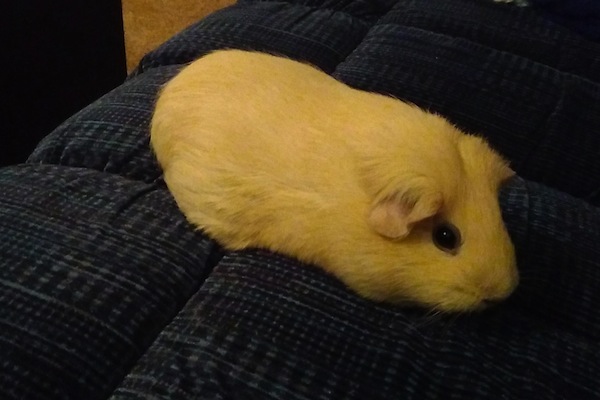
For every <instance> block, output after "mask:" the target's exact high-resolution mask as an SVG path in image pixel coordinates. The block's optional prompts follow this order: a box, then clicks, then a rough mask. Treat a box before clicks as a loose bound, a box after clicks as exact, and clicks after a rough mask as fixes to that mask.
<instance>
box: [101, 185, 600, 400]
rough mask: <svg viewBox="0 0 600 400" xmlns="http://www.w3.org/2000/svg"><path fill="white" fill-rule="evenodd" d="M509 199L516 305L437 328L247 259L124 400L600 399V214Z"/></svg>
mask: <svg viewBox="0 0 600 400" xmlns="http://www.w3.org/2000/svg"><path fill="white" fill-rule="evenodd" d="M503 202H504V205H505V206H506V209H507V220H508V223H509V227H510V228H511V231H513V232H514V233H515V235H516V237H517V238H518V239H522V237H523V236H527V241H524V240H520V241H519V242H518V243H519V248H518V250H519V252H520V253H522V254H527V255H528V256H526V257H524V261H525V263H524V266H525V267H524V269H523V271H522V273H523V275H524V279H523V283H522V285H521V286H520V288H519V289H518V292H517V293H516V295H515V296H514V297H513V298H512V299H511V301H510V302H509V303H507V304H506V305H504V306H502V307H499V308H497V309H496V310H491V311H488V312H486V313H483V314H481V315H477V316H463V317H460V318H453V319H446V318H442V317H438V318H436V317H432V316H430V315H427V314H423V313H421V312H418V311H415V310H411V311H408V310H405V309H395V308H393V307H387V306H382V305H374V304H371V303H368V302H366V301H363V300H361V299H360V298H358V297H356V296H354V295H353V294H351V293H349V292H348V291H347V290H346V289H344V288H343V287H342V285H340V284H339V283H338V282H337V281H335V280H334V279H333V278H331V277H328V276H326V275H325V274H324V273H323V272H321V271H320V270H317V269H314V268H310V267H308V266H302V265H300V264H298V263H295V262H292V261H291V260H289V259H285V258H281V257H274V256H273V255H271V254H268V253H266V252H262V251H247V252H240V253H235V254H231V255H228V256H227V257H225V258H224V259H223V260H222V262H221V263H220V264H219V265H218V266H217V268H216V269H215V270H214V272H213V273H212V274H211V276H210V277H209V278H208V280H207V281H206V282H205V284H204V285H203V286H202V288H201V289H200V291H199V292H198V293H197V294H196V296H195V297H194V298H192V300H190V302H189V303H188V304H187V305H186V307H185V308H184V309H183V311H182V312H181V313H180V314H179V315H178V316H177V317H176V318H175V319H174V320H173V322H172V323H171V324H170V325H169V326H168V327H167V328H166V329H165V330H164V331H163V332H162V333H161V335H160V336H159V338H158V339H157V341H156V342H155V343H154V344H153V345H152V347H151V348H150V349H149V350H148V352H147V353H146V354H145V355H144V357H143V358H142V359H141V360H140V362H139V363H138V364H137V365H136V367H135V368H134V369H133V371H132V372H131V374H130V375H129V376H128V377H127V379H126V380H125V382H124V383H123V384H122V385H121V386H120V387H119V389H117V391H116V393H115V395H114V396H113V397H112V399H114V400H116V399H119V400H131V399H140V400H141V399H159V398H160V399H240V400H242V399H303V400H313V399H426V398H427V399H554V398H562V399H593V398H598V397H597V396H598V391H597V390H598V389H597V387H598V386H597V380H596V379H597V376H598V375H597V374H598V371H600V358H599V356H598V355H599V354H600V316H599V315H598V313H597V305H598V304H599V302H600V268H598V265H597V263H594V262H593V261H592V260H590V259H588V257H589V256H590V253H589V252H590V248H591V246H594V245H595V243H597V242H598V241H599V240H600V232H598V230H597V229H594V228H595V226H597V225H598V224H599V223H600V212H599V211H598V210H596V209H595V208H591V207H589V206H587V205H586V204H584V203H583V202H581V201H578V200H576V199H573V198H571V197H569V196H564V195H560V194H556V193H554V192H552V191H551V190H549V189H547V188H545V187H542V186H540V185H536V184H531V183H527V182H524V181H517V182H515V183H514V184H513V185H512V186H511V187H509V188H508V189H507V190H506V191H505V193H504V194H503ZM565 213H569V216H570V217H571V218H569V219H568V220H566V219H562V218H561V217H562V216H563V215H565ZM554 214H555V215H556V217H554V218H548V217H547V216H548V215H554ZM558 216H561V217H558ZM523 227H530V228H533V229H530V230H529V231H528V232H524V231H523ZM564 232H569V236H568V237H563V236H562V235H563V233H564ZM549 243H553V244H555V246H553V248H552V249H549V248H548V244H549ZM540 249H544V251H543V254H541V252H540ZM596 252H597V254H596V256H597V255H600V254H599V253H600V251H598V250H596ZM584 254H585V256H583V255H584ZM557 259H558V260H561V262H557ZM575 299H576V301H574V300H575Z"/></svg>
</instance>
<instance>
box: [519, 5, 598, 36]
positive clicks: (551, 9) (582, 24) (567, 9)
mask: <svg viewBox="0 0 600 400" xmlns="http://www.w3.org/2000/svg"><path fill="white" fill-rule="evenodd" d="M529 1H530V2H531V4H532V5H533V6H535V7H538V8H539V9H540V11H542V12H543V14H544V15H546V16H547V17H548V18H551V19H552V20H555V21H556V22H558V23H560V24H562V25H564V26H567V27H569V28H570V29H572V30H573V31H575V32H578V33H580V34H581V35H584V36H586V37H587V38H589V39H592V40H597V41H600V3H599V2H598V1H596V0H529Z"/></svg>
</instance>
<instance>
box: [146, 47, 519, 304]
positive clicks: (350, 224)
mask: <svg viewBox="0 0 600 400" xmlns="http://www.w3.org/2000/svg"><path fill="white" fill-rule="evenodd" d="M151 145H152V147H153V149H154V151H155V153H156V156H157V159H158V161H159V164H160V165H161V167H162V168H163V170H164V180H165V182H166V184H167V186H168V188H169V190H170V192H171V193H172V195H173V197H174V198H175V200H176V202H177V204H178V206H179V208H180V209H181V211H182V212H183V214H184V215H185V216H186V218H187V219H188V220H189V221H190V222H191V223H193V224H194V225H196V226H197V227H198V228H200V229H202V230H203V231H204V232H206V233H207V234H208V235H209V236H211V237H212V238H214V239H215V240H217V241H218V242H220V243H221V244H222V245H224V246H225V247H226V248H228V249H232V250H237V249H243V248H248V247H260V248H266V249H270V250H272V251H275V252H280V253H282V254H286V255H288V256H291V257H295V258H297V259H299V260H301V261H304V262H306V263H312V264H315V265H317V266H319V267H321V268H323V269H325V270H326V271H328V272H329V273H331V274H333V275H334V276H336V277H338V278H339V279H341V280H342V281H343V282H344V283H345V284H346V285H347V286H348V287H350V288H351V289H353V290H354V291H355V292H356V293H358V294H359V295H362V296H364V297H366V298H368V299H372V300H375V301H385V302H392V303H400V304H404V303H412V304H418V305H421V306H425V307H428V308H432V309H437V310H442V311H469V310H477V309H481V308H484V307H485V306H486V305H488V304H490V303H494V302H498V301H501V300H503V299H505V298H506V297H507V296H509V295H510V294H511V292H513V290H514V289H515V287H516V286H517V283H518V272H517V268H516V262H515V255H514V249H513V245H512V243H511V241H510V238H509V236H508V233H507V231H506V228H505V226H504V223H503V221H502V217H501V212H500V207H499V204H498V191H499V188H500V186H501V185H502V184H503V183H504V182H505V181H507V180H508V179H509V178H510V177H512V176H513V175H514V172H513V171H512V170H511V169H510V168H509V167H508V164H507V162H506V161H505V160H504V159H503V158H502V157H501V156H500V155H498V154H497V153H496V152H494V151H493V150H492V149H491V148H490V147H489V146H488V144H487V143H486V142H485V141H484V140H483V139H481V138H479V137H476V136H471V135H467V134H465V133H463V132H461V131H459V130H458V129H457V128H456V127H454V126H453V125H451V124H450V123H449V122H448V121H446V120H445V119H443V118H442V117H440V116H438V115H435V114H432V113H428V112H425V111H424V110H422V109H420V108H418V107H416V106H414V105H411V104H407V103H405V102H402V101H399V100H397V99H393V98H391V97H388V96H384V95H380V94H375V93H369V92H365V91H360V90H356V89H353V88H351V87H349V86H347V85H345V84H343V83H341V82H339V81H338V80H336V79H334V78H332V77H331V76H329V75H327V74H326V73H324V72H322V71H319V70H318V69H316V68H314V67H312V66H309V65H306V64H303V63H300V62H297V61H293V60H290V59H287V58H283V57H277V56H273V55H268V54H264V53H258V52H247V51H240V50H221V51H216V52H213V53H210V54H208V55H206V56H204V57H202V58H200V59H198V60H196V61H194V62H192V63H191V64H189V65H188V66H186V67H184V68H183V69H182V71H181V72H180V73H179V74H178V75H176V76H175V77H174V78H173V79H172V80H171V81H169V82H168V83H167V84H166V85H165V86H164V88H162V90H161V92H160V94H159V98H158V100H157V104H156V109H155V113H154V116H153V120H152V125H151Z"/></svg>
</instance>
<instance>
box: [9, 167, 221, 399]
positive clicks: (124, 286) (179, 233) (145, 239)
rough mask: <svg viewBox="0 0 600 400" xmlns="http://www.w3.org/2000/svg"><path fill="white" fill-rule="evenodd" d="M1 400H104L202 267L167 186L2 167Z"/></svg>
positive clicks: (198, 242) (204, 246)
mask: <svg viewBox="0 0 600 400" xmlns="http://www.w3.org/2000/svg"><path fill="white" fill-rule="evenodd" d="M0 192H1V193H2V196H1V197H0V235H1V237H2V239H1V240H0V393H1V394H0V398H2V399H27V400H35V399H40V400H41V399H44V400H46V399H57V400H58V399H60V400H67V399H73V400H81V399H90V400H92V399H104V398H106V397H107V395H108V394H109V393H110V392H111V390H112V389H113V387H114V386H115V385H116V384H117V383H118V382H119V381H120V380H121V379H122V377H123V376H124V375H125V373H126V371H127V369H128V368H130V367H131V365H132V364H133V363H134V362H135V361H136V360H137V358H138V357H139V356H140V355H141V354H142V353H143V351H144V350H145V348H146V347H147V346H148V345H149V344H150V343H151V342H152V340H153V339H154V338H155V336H156V335H157V333H158V332H159V331H160V329H162V328H163V327H164V325H166V324H167V323H168V322H169V321H170V320H171V319H172V318H173V317H174V316H175V314H176V312H177V310H178V309H179V308H180V307H181V306H182V305H183V304H184V303H185V301H186V300H187V299H188V297H189V296H190V295H191V294H192V293H193V291H194V290H196V289H197V288H198V286H199V285H200V282H201V280H202V279H203V278H204V277H205V275H206V274H207V273H208V266H207V260H208V256H209V253H210V251H211V249H212V247H213V245H211V243H210V242H209V241H208V240H206V239H204V238H203V237H202V236H201V235H200V234H195V233H193V231H192V230H190V228H189V226H188V224H187V222H186V221H185V220H184V219H183V217H182V216H181V214H179V213H178V212H177V210H176V206H175V204H174V202H173V200H172V199H171V197H170V196H169V195H168V193H167V192H166V191H165V190H164V189H160V188H158V187H157V186H156V185H153V184H146V183H141V182H135V181H130V180H127V179H125V178H122V177H120V176H118V175H109V174H101V173H97V172H95V171H93V170H82V169H76V168H64V167H55V166H36V165H29V166H19V167H11V168H6V169H3V170H1V171H0Z"/></svg>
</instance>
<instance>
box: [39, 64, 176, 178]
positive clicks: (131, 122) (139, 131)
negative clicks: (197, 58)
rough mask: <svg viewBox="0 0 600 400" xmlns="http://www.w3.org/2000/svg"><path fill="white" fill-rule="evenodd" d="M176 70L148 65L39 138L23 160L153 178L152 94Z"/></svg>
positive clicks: (155, 175)
mask: <svg viewBox="0 0 600 400" xmlns="http://www.w3.org/2000/svg"><path fill="white" fill-rule="evenodd" d="M179 68H180V67H177V66H173V67H170V66H167V67H164V68H157V69H154V70H152V71H150V72H148V73H147V74H144V75H141V76H139V77H136V78H135V79H131V80H129V81H128V82H126V83H125V84H123V85H122V86H120V87H118V88H116V89H115V90H113V91H112V92H111V93H108V94H106V95H105V96H103V97H102V98H101V99H99V100H98V101H96V102H95V103H94V104H92V105H90V106H89V107H87V108H85V109H83V110H82V111H80V112H79V113H77V114H75V115H74V116H72V117H71V118H69V119H68V120H67V121H65V123H63V124H62V125H61V126H59V127H58V128H57V129H56V130H55V131H54V132H52V134H50V135H48V136H47V137H46V138H45V139H44V140H42V141H41V143H39V144H38V146H37V147H36V149H35V150H34V152H33V153H32V154H31V155H30V156H29V158H28V160H27V162H29V163H46V164H60V165H66V166H70V167H83V168H88V169H94V170H97V171H103V172H107V173H118V174H119V175H121V176H124V177H127V178H130V179H137V180H141V181H144V182H152V181H154V180H155V179H157V178H158V177H159V176H160V175H161V171H160V170H159V168H158V165H157V163H156V161H155V159H154V157H153V155H152V153H151V152H150V148H149V142H150V137H149V135H148V126H149V124H150V119H151V117H152V110H153V106H154V99H155V98H156V94H157V93H158V91H159V89H160V87H161V85H163V84H164V83H165V82H166V81H167V80H169V78H172V77H173V76H174V75H175V74H176V73H177V71H178V70H179Z"/></svg>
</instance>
